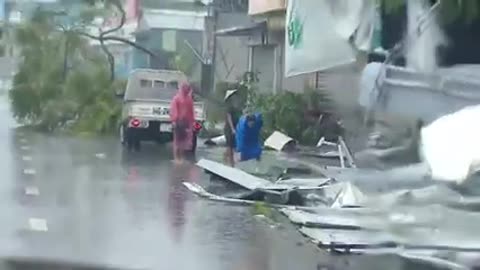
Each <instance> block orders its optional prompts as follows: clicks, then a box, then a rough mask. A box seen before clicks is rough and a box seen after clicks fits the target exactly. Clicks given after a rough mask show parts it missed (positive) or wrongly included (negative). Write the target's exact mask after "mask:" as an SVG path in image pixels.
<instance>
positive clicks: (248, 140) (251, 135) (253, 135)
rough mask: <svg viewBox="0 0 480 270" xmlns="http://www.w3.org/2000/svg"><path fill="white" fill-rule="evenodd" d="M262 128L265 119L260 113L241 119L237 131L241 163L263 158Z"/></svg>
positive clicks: (244, 116)
mask: <svg viewBox="0 0 480 270" xmlns="http://www.w3.org/2000/svg"><path fill="white" fill-rule="evenodd" d="M262 126H263V119H262V115H261V114H260V113H255V114H247V115H243V116H242V117H240V120H239V121H238V123H237V131H236V143H237V145H236V146H237V149H236V150H237V152H238V153H240V161H246V160H250V159H256V160H260V157H261V156H262V146H261V145H260V131H261V129H262Z"/></svg>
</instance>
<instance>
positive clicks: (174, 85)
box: [168, 81, 178, 89]
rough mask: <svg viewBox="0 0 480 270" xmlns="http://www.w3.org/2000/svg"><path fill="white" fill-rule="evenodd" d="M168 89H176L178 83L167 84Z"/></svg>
mask: <svg viewBox="0 0 480 270" xmlns="http://www.w3.org/2000/svg"><path fill="white" fill-rule="evenodd" d="M168 88H174V89H177V88H178V82H177V81H173V82H168Z"/></svg>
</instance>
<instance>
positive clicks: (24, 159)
mask: <svg viewBox="0 0 480 270" xmlns="http://www.w3.org/2000/svg"><path fill="white" fill-rule="evenodd" d="M22 160H23V161H32V157H31V156H23V157H22Z"/></svg>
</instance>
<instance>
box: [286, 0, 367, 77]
mask: <svg viewBox="0 0 480 270" xmlns="http://www.w3.org/2000/svg"><path fill="white" fill-rule="evenodd" d="M374 7H375V6H374V1H372V0H362V1H360V0H354V1H352V0H289V1H288V5H287V17H286V22H285V23H286V25H285V48H286V49H285V51H286V53H285V76H286V77H290V76H295V75H299V74H303V73H310V72H316V71H321V70H325V69H329V68H333V67H337V66H341V65H345V64H349V63H352V62H354V61H355V59H356V48H355V47H354V45H352V43H351V42H350V41H349V40H350V39H352V37H353V40H354V44H355V45H356V46H357V47H359V49H361V50H369V47H370V40H371V36H372V34H373V21H374V20H373V18H374V14H375V13H374V12H372V11H374Z"/></svg>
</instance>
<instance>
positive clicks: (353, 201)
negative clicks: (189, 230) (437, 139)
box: [184, 134, 480, 269]
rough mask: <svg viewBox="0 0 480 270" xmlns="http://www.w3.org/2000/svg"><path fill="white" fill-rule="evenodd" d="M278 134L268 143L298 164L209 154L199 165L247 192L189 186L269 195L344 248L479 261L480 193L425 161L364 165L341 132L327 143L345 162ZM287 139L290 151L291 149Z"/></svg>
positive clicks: (464, 265) (445, 262)
mask: <svg viewBox="0 0 480 270" xmlns="http://www.w3.org/2000/svg"><path fill="white" fill-rule="evenodd" d="M272 136H273V137H271V138H269V140H267V141H266V142H265V144H266V146H268V147H270V148H273V149H276V150H278V151H281V152H282V154H281V155H285V156H286V158H287V159H288V160H289V164H291V166H290V167H289V168H286V169H285V170H284V172H283V173H282V174H280V175H279V176H278V177H277V178H276V179H273V180H272V179H270V180H267V179H263V178H260V177H257V176H254V175H251V174H248V173H246V172H244V171H241V170H239V169H236V168H232V167H228V166H225V165H223V164H221V163H217V162H214V161H210V160H205V159H202V160H200V161H199V162H198V163H197V165H198V166H199V167H201V168H203V169H204V170H206V171H207V172H208V173H209V174H212V175H215V176H217V178H218V177H219V178H221V179H223V180H225V181H228V182H230V183H235V185H238V186H239V187H241V188H242V189H243V190H244V192H241V193H238V194H235V195H228V196H227V195H225V194H213V193H211V192H209V191H207V190H206V189H205V188H204V187H201V186H199V185H197V184H195V183H184V184H185V186H186V187H187V188H188V189H189V190H190V191H192V192H194V193H195V194H197V195H199V196H201V197H203V198H206V199H209V200H215V201H220V202H226V203H230V204H238V205H255V204H256V203H257V202H259V201H260V202H263V203H265V205H268V206H270V207H272V208H276V209H278V210H279V211H280V212H281V213H282V214H283V215H285V216H286V217H287V218H288V219H289V220H290V221H291V222H292V223H293V224H295V225H296V226H297V227H298V230H299V231H300V233H301V234H303V235H304V236H305V237H307V238H308V239H310V240H311V241H312V242H314V243H315V244H316V245H317V246H318V247H319V248H321V249H324V250H329V251H332V252H335V253H336V254H339V253H340V254H341V253H348V254H351V253H368V254H382V255H383V254H395V255H398V256H402V257H405V258H409V259H412V260H421V261H423V262H427V263H430V264H433V265H436V266H439V267H441V268H447V269H471V267H473V266H474V265H476V263H478V261H480V236H477V235H478V234H477V233H476V232H477V224H479V223H480V213H478V212H475V211H474V210H475V209H480V197H475V196H466V195H464V194H462V193H460V192H459V191H457V190H456V189H452V188H451V186H449V184H450V183H446V182H443V181H433V180H432V179H431V178H429V173H428V168H426V167H425V166H423V165H422V164H418V165H414V166H407V167H401V168H396V169H394V170H388V171H378V170H367V169H359V168H356V167H355V163H354V161H353V159H352V158H351V155H350V157H349V154H344V153H349V152H348V148H347V146H346V145H345V143H344V142H343V143H342V141H343V140H341V138H340V140H339V143H338V144H333V143H328V144H325V143H323V142H321V143H319V145H320V146H322V145H323V146H324V147H325V146H328V147H331V149H337V152H336V154H337V155H334V154H330V155H331V156H336V157H337V163H339V164H338V165H337V166H322V165H313V164H311V163H309V162H304V159H301V158H299V156H300V155H293V157H292V154H291V152H292V151H293V152H294V153H296V154H298V153H301V152H305V151H304V150H303V149H302V148H301V147H299V146H297V145H296V144H293V146H294V147H293V146H292V142H294V140H293V139H291V138H289V137H287V136H285V135H283V134H273V135H272ZM286 145H290V146H289V147H290V151H288V153H283V152H284V151H285V146H286ZM292 147H293V148H292ZM292 149H293V150H292ZM282 150H283V151H282ZM309 165H311V166H309ZM347 165H348V167H347ZM305 166H309V167H305Z"/></svg>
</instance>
